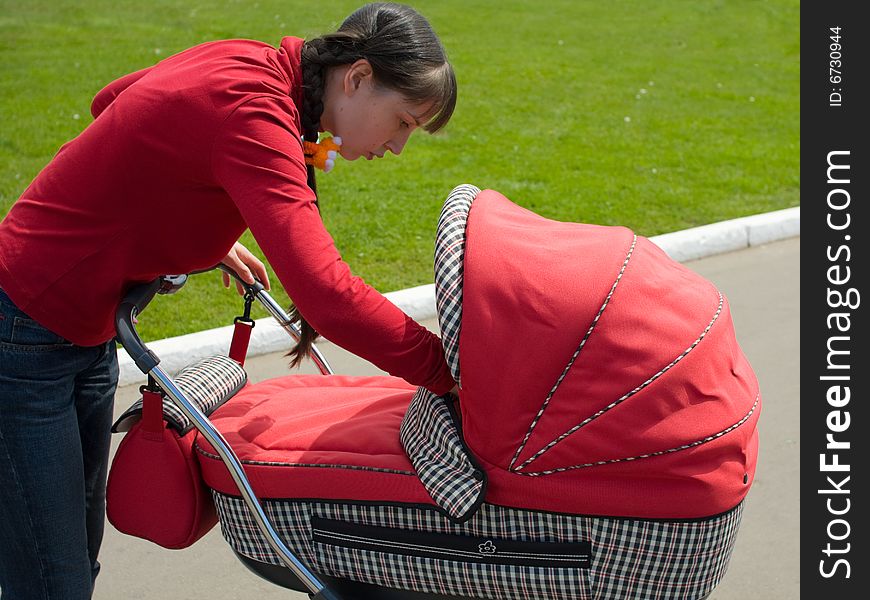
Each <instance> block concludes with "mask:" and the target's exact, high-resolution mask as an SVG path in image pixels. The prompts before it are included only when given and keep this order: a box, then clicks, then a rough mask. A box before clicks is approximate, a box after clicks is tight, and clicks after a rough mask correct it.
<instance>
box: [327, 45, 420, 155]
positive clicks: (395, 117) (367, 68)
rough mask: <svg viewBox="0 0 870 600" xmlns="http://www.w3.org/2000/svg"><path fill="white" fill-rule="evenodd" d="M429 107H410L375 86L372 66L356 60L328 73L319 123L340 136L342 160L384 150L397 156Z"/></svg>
mask: <svg viewBox="0 0 870 600" xmlns="http://www.w3.org/2000/svg"><path fill="white" fill-rule="evenodd" d="M431 108H432V103H431V102H426V103H422V104H413V103H411V102H408V101H407V100H406V99H405V98H404V97H403V96H402V95H401V94H399V93H398V92H396V91H394V90H390V89H387V88H382V87H379V86H377V85H376V84H375V82H374V80H373V79H372V70H371V65H369V63H368V61H366V60H359V61H357V62H355V63H354V64H352V65H350V66H348V67H342V68H337V69H334V70H333V71H332V72H331V73H330V76H329V78H328V81H327V88H326V90H325V92H324V102H323V115H322V116H321V118H320V124H321V126H322V127H323V129H324V130H325V131H329V132H331V133H332V134H333V135H337V136H339V137H341V150H340V153H341V156H342V157H343V158H345V159H346V160H356V159H357V158H359V157H361V156H362V157H364V158H365V159H366V160H371V159H373V158H379V157H382V156H384V154H386V153H387V151H389V152H392V153H393V154H399V153H400V152H401V151H402V149H403V148H404V147H405V144H406V143H407V142H408V137H409V136H410V135H411V133H412V132H413V131H414V130H415V129H417V127H419V126H420V125H421V124H422V119H424V118H425V116H426V115H427V111H428V110H431Z"/></svg>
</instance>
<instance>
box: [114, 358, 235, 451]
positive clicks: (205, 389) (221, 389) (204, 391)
mask: <svg viewBox="0 0 870 600" xmlns="http://www.w3.org/2000/svg"><path fill="white" fill-rule="evenodd" d="M247 380H248V374H247V373H245V370H244V369H243V368H242V367H241V366H240V365H239V363H237V362H236V361H234V360H233V359H231V358H229V357H227V356H222V355H217V356H210V357H208V358H203V359H202V360H198V361H197V362H195V363H193V364H190V365H188V366H186V367H184V368H183V369H182V370H181V371H180V372H179V373H178V375H177V376H176V377H175V378H174V381H175V384H176V385H177V386H178V388H179V389H180V390H181V391H182V392H184V395H185V396H186V397H187V398H188V399H189V400H190V401H191V402H193V404H195V405H197V406H198V407H199V409H200V410H201V411H202V412H203V413H204V414H205V415H206V416H208V415H210V414H211V413H212V412H214V411H215V410H217V409H218V407H220V406H221V405H222V404H223V403H224V402H226V401H227V400H229V399H230V398H232V397H233V396H234V395H235V394H236V392H238V391H239V390H240V389H242V387H243V386H244V385H245V382H247ZM141 417H142V399H141V398H140V399H139V400H137V401H136V402H135V403H134V404H133V405H132V406H131V407H130V408H128V409H127V410H126V411H124V414H122V415H121V416H120V417H119V418H118V420H117V421H115V424H114V425H112V433H119V432H123V431H129V430H130V428H131V427H133V424H134V423H136V422H137V421H138V420H139V419H140V418H141ZM163 418H164V419H165V420H166V423H167V425H168V426H170V427H172V428H174V429H175V430H177V431H178V435H184V434H185V433H187V432H188V431H190V430H191V428H192V427H193V424H192V423H191V422H190V421H189V420H188V418H187V417H186V416H185V415H184V413H182V412H181V410H180V409H179V408H178V407H177V406H175V403H174V402H173V401H172V400H170V399H169V398H163Z"/></svg>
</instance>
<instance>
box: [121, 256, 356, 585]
mask: <svg viewBox="0 0 870 600" xmlns="http://www.w3.org/2000/svg"><path fill="white" fill-rule="evenodd" d="M215 268H218V269H220V270H221V271H223V272H225V273H227V274H229V275H230V276H231V277H233V278H234V279H235V280H236V281H237V282H239V283H240V284H241V285H242V286H243V287H244V289H245V291H246V293H247V294H248V295H250V296H251V297H252V298H255V299H256V300H258V301H259V302H260V303H261V304H262V305H263V306H264V308H265V309H266V310H267V311H268V312H269V313H270V314H271V315H272V316H273V317H275V319H276V320H278V322H279V323H280V324H281V325H282V327H283V328H284V329H285V331H287V332H288V333H289V334H290V336H291V337H292V338H293V339H294V340H295V341H297V342H298V341H299V338H300V333H299V331H298V330H297V328H296V325H295V324H294V323H291V322H290V319H289V317H288V315H287V314H286V313H285V312H284V310H283V309H282V308H281V307H280V306H279V305H278V304H277V303H276V302H275V301H274V299H273V298H272V297H271V296H270V295H269V294H268V293H267V292H266V290H265V288H264V287H263V285H262V284H261V283H259V282H257V283H255V284H253V285H251V284H248V283H246V282H245V281H243V280H242V279H241V278H240V277H239V276H238V274H237V273H236V272H235V271H234V270H233V269H231V268H229V267H226V266H225V265H219V266H218V267H215ZM211 270H213V269H208V271H211ZM200 272H202V271H200ZM186 281H187V276H186V275H167V276H161V277H158V278H157V279H155V280H153V281H151V282H149V283H144V284H141V285H138V286H135V287H133V288H132V289H131V290H130V291H129V292H128V293H127V294H126V296H125V297H124V299H123V300H122V301H121V303H120V305H119V306H118V309H117V311H116V313H115V330H116V333H117V339H118V341H119V342H120V343H121V345H122V346H123V347H124V350H126V351H127V353H128V354H129V355H130V357H131V358H132V359H133V361H134V362H135V363H136V366H137V367H138V368H139V370H140V371H142V372H143V373H144V374H145V375H147V376H148V378H149V383H150V382H152V381H153V382H154V383H156V384H157V385H158V386H159V387H160V389H161V390H163V392H164V393H165V394H166V395H167V396H168V397H169V398H170V399H171V400H172V402H173V403H174V404H175V406H176V407H177V408H178V409H179V410H180V411H181V412H182V413H183V414H184V415H185V416H186V417H187V418H188V419H189V420H190V422H191V423H192V424H193V426H194V427H195V428H196V429H197V431H198V432H199V433H200V434H201V435H202V436H203V437H205V439H206V440H208V442H209V443H210V444H211V445H212V447H213V448H214V449H215V450H216V451H217V453H218V455H219V456H220V458H221V461H222V462H223V464H224V466H226V468H227V470H228V471H229V473H230V475H231V476H232V479H233V481H234V482H235V484H236V486H237V487H238V489H239V492H240V493H241V496H242V498H243V499H244V501H245V504H246V505H247V507H248V510H249V511H250V513H251V516H252V517H253V519H254V521H255V523H256V524H257V527H258V529H259V530H260V532H261V533H262V534H263V536H264V538H265V539H266V541H267V542H268V543H269V546H270V547H271V548H272V550H274V551H275V553H276V554H277V555H278V557H279V558H280V559H281V561H282V562H283V563H284V565H285V566H286V567H287V568H288V569H290V570H291V571H292V572H293V574H294V575H295V576H296V577H297V578H298V579H299V581H300V582H301V583H302V584H303V585H304V586H305V588H307V589H308V591H309V595H310V597H311V598H312V599H315V600H341V597H340V596H339V595H338V594H337V593H336V592H335V591H334V590H332V589H330V588H329V587H328V586H327V585H326V584H325V583H324V582H323V581H322V580H321V578H319V577H318V576H317V575H315V574H314V573H313V572H311V571H310V570H309V569H308V567H306V566H305V565H304V564H303V563H302V561H301V560H299V558H297V557H296V555H295V554H293V552H292V551H291V550H290V549H289V548H288V547H287V545H286V544H285V543H284V542H283V541H282V540H281V538H280V537H279V535H278V533H277V531H276V530H275V527H274V526H273V525H272V523H271V521H270V520H269V518H268V517H267V516H266V513H265V512H264V510H263V507H262V505H261V504H260V501H259V499H258V498H257V496H256V494H255V493H254V490H253V488H252V487H251V484H250V482H249V481H248V477H247V476H246V475H245V472H244V468H243V467H242V463H241V461H240V460H239V458H238V456H237V455H236V453H235V452H234V451H233V449H232V447H230V445H229V444H228V443H227V441H226V439H225V438H224V436H223V435H222V434H221V433H220V432H219V431H218V430H217V429H216V428H215V427H214V425H212V423H211V421H209V419H208V417H206V416H205V415H204V414H203V412H202V411H201V410H200V409H199V407H198V406H197V405H196V404H195V403H193V402H191V401H190V399H188V398H187V396H185V394H184V392H183V391H182V390H181V389H180V388H179V387H178V385H176V383H175V381H174V380H173V379H172V377H171V376H170V375H169V373H167V372H166V371H165V370H164V369H163V368H162V367H160V366H159V363H160V359H159V358H158V357H157V355H156V354H154V353H153V352H152V351H151V350H149V349H148V347H147V346H145V344H144V342H142V339H141V338H140V337H139V334H138V332H137V331H136V327H135V322H136V321H135V319H136V316H137V315H139V314H140V313H141V312H142V311H143V310H144V309H145V307H146V306H147V305H148V304H149V303H150V302H151V300H152V299H153V298H154V296H155V295H157V294H172V293H175V292H176V291H178V289H180V288H181V287H182V286H183V285H184V284H185V283H186ZM311 357H312V360H313V361H314V363H315V364H316V365H317V367H318V369H319V370H320V372H321V374H323V375H331V374H332V373H333V371H332V368H331V367H330V366H329V363H328V362H327V361H326V359H325V358H324V357H323V355H322V354H321V352H320V351H319V349H317V348H316V347H313V348H312V351H311Z"/></svg>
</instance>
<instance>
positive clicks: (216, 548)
mask: <svg viewBox="0 0 870 600" xmlns="http://www.w3.org/2000/svg"><path fill="white" fill-rule="evenodd" d="M687 264H688V265H689V266H690V267H691V268H693V269H694V270H696V271H698V272H699V273H701V274H702V275H704V276H706V277H707V278H709V279H710V280H711V281H713V282H714V283H715V284H716V285H717V286H718V287H719V289H720V290H721V291H722V292H723V293H724V294H725V295H726V296H727V297H728V299H729V301H730V303H731V310H732V314H733V317H734V321H735V326H736V329H737V337H738V340H739V342H740V344H741V346H742V347H743V350H744V352H745V353H746V355H747V356H748V357H749V360H750V362H751V363H752V365H753V367H754V368H755V371H756V374H757V375H758V379H759V381H760V382H761V391H762V396H763V402H764V404H763V409H762V414H761V420H760V423H759V429H760V432H761V445H760V458H759V465H758V472H757V474H756V479H755V484H754V485H753V488H752V490H751V492H750V494H749V496H748V499H747V504H746V511H745V513H744V520H743V524H742V526H741V529H740V533H739V535H738V538H737V545H736V548H735V550H734V556H733V558H732V561H731V567H730V569H729V571H728V573H727V574H726V576H725V579H724V581H723V582H722V583H721V584H720V585H719V587H718V588H717V589H716V591H715V592H714V593H713V595H712V596H711V600H747V599H751V598H763V599H765V600H779V599H783V600H785V599H789V600H790V599H793V598H798V597H800V588H799V582H800V578H799V564H798V562H799V560H798V559H799V557H798V548H799V542H800V535H799V533H800V530H799V516H800V499H799V483H800V476H799V459H798V457H799V454H800V442H799V433H800V426H799V424H800V421H799V404H800V384H799V381H798V377H797V375H798V373H800V325H799V318H800V293H799V289H800V269H799V267H800V239H799V238H793V239H789V240H785V241H781V242H775V243H771V244H767V245H762V246H755V247H751V248H749V249H746V250H741V251H738V252H731V253H728V254H721V255H718V256H713V257H709V258H704V259H701V260H697V261H693V262H690V263H687ZM426 325H427V326H429V327H434V326H435V324H434V323H433V322H428V323H426ZM323 350H324V353H325V354H326V356H327V358H328V359H329V360H330V362H331V363H332V365H333V367H334V368H335V370H336V371H337V372H339V373H344V374H373V373H378V372H379V371H378V370H377V369H375V368H374V367H373V366H372V365H370V364H369V363H366V362H364V361H362V360H360V359H358V358H356V357H353V356H350V355H348V354H347V353H346V352H344V351H342V350H341V349H339V348H336V347H335V346H330V345H325V346H324V347H323ZM286 363H287V359H286V358H284V357H283V356H282V354H281V353H275V354H270V355H266V356H262V357H257V358H255V359H252V360H251V361H249V363H248V365H247V367H248V372H249V376H250V378H251V380H252V381H259V380H262V379H266V378H270V377H275V376H277V375H281V374H285V373H287V367H286ZM303 371H305V372H314V371H313V369H312V368H311V367H310V366H309V367H307V368H305V369H303ZM136 397H137V392H136V386H133V385H131V386H126V387H124V388H122V389H120V390H119V393H118V397H117V400H116V413H117V414H120V412H122V411H123V410H124V409H126V408H127V406H129V405H130V404H131V403H132V402H133V401H134V400H135V399H136ZM115 437H116V438H119V436H115ZM119 441H120V440H119V439H115V440H114V444H113V452H114V448H115V447H116V446H117V443H118V442H119ZM100 559H101V562H102V564H103V571H102V573H101V575H100V577H99V578H98V580H97V589H96V593H95V595H94V598H95V600H122V599H123V600H127V599H136V598H143V599H148V600H151V599H153V600H187V599H190V598H208V599H210V600H242V599H248V598H250V599H256V600H273V599H276V600H277V599H279V598H282V599H289V600H303V599H305V598H307V596H306V595H305V594H300V593H294V592H289V591H288V590H284V589H282V588H279V587H277V586H274V585H271V584H269V583H266V582H264V581H262V580H260V579H259V578H257V577H256V576H254V575H252V574H250V573H249V572H248V571H247V570H246V569H245V568H244V567H243V566H242V565H241V563H239V562H238V561H237V560H236V559H235V557H234V556H233V554H232V552H231V551H230V549H229V546H227V545H226V543H225V542H224V541H223V539H222V538H221V536H220V533H219V531H217V529H215V530H213V531H212V532H210V533H209V534H208V535H207V536H206V537H205V538H203V539H202V540H200V541H199V542H197V543H196V544H195V545H194V546H193V547H192V548H188V549H186V550H164V549H163V548H160V547H157V546H155V545H153V544H150V543H148V542H145V541H142V540H139V539H136V538H132V537H129V536H124V535H121V534H120V533H118V532H117V531H115V530H114V529H113V528H112V526H111V525H109V524H107V528H106V539H105V542H104V545H103V550H102V552H101V557H100ZM541 600H545V599H541Z"/></svg>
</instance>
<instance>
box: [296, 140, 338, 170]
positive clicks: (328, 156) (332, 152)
mask: <svg viewBox="0 0 870 600" xmlns="http://www.w3.org/2000/svg"><path fill="white" fill-rule="evenodd" d="M339 148H341V138H340V137H338V136H337V135H336V136H332V137H326V138H324V139H322V140H320V142H309V141H303V142H302V152H303V154H305V164H306V165H314V167H315V168H317V169H320V170H321V171H323V172H324V173H329V172H330V171H331V170H332V168H333V167H334V166H335V158H336V157H337V156H338V150H339Z"/></svg>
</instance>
